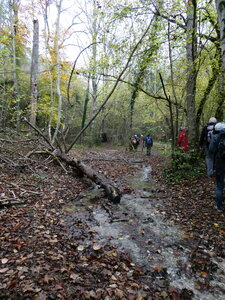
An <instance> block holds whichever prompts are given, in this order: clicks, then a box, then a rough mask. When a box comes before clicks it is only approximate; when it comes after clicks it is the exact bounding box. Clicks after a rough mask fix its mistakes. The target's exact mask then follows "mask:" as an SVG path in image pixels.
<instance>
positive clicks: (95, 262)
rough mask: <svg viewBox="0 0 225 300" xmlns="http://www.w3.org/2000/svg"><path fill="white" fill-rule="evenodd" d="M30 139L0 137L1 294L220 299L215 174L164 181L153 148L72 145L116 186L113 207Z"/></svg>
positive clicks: (221, 257)
mask: <svg viewBox="0 0 225 300" xmlns="http://www.w3.org/2000/svg"><path fill="white" fill-rule="evenodd" d="M37 145H38V141H35V140H32V139H30V138H29V137H23V138H18V137H17V136H14V135H13V133H11V134H3V133H1V136H0V170H1V176H0V232H1V236H0V299H10V300H17V299H40V300H45V299H65V300H72V299H79V300H82V299H100V300H103V299H104V300H113V299H122V300H125V299H128V300H143V299H149V300H150V299H152V300H157V299H173V300H189V299H200V300H201V299H204V300H205V299H225V285H224V278H225V277H224V276H225V275H224V272H225V238H224V237H225V222H224V221H225V216H224V215H223V214H222V213H219V212H217V211H216V210H215V209H214V186H215V179H214V178H208V177H207V176H202V177H200V178H198V179H189V180H185V181H183V182H182V183H180V184H177V185H175V184H174V185H165V184H164V182H163V179H162V176H161V175H162V170H163V169H164V167H165V166H166V165H167V163H168V158H166V157H162V156H160V155H159V154H158V153H157V152H155V151H154V147H153V153H152V155H151V156H150V157H148V156H146V155H145V152H141V151H140V150H139V152H138V153H132V152H128V151H125V149H124V148H122V147H120V148H119V147H118V148H113V149H112V148H111V147H110V145H104V146H103V147H101V148H95V149H79V150H76V151H75V150H74V151H73V152H72V153H71V154H73V155H74V156H75V155H76V156H77V155H79V157H80V158H81V159H82V161H83V162H84V163H86V164H87V165H89V166H91V167H92V168H94V169H95V171H97V172H99V173H102V174H104V175H105V176H106V177H107V178H109V179H111V180H112V181H113V182H114V184H115V185H116V186H117V187H118V188H119V189H120V191H121V192H122V194H123V197H122V201H121V204H118V205H116V204H112V203H111V202H110V200H109V199H108V198H107V197H106V196H105V195H104V193H103V191H102V190H97V189H96V187H94V186H93V184H91V183H90V181H89V180H87V179H85V178H80V177H78V176H74V174H72V172H71V170H70V169H69V168H67V167H66V166H62V165H58V164H57V163H55V162H54V158H53V157H51V156H48V155H46V156H43V155H40V154H34V153H33V154H32V155H31V152H30V151H32V150H34V149H35V150H36V151H38V150H40V147H38V146H37ZM28 153H29V154H30V155H27V154H28ZM149 166H151V170H150V169H149V168H148V167H149ZM146 168H147V169H146ZM144 169H146V170H147V172H148V174H147V177H145V178H144V177H142V176H141V175H140V176H139V174H140V173H139V172H141V171H142V170H144ZM149 170H150V171H149ZM149 172H150V175H149ZM135 176H136V177H135ZM132 177H135V178H136V182H134V181H132ZM143 178H144V179H143ZM142 181H145V183H146V182H147V185H143V186H142V185H141V183H142ZM135 184H136V185H135ZM13 202H14V205H12V203H13ZM116 226H117V227H116ZM104 229H105V230H104ZM135 249H136V250H135ZM171 264H172V265H171Z"/></svg>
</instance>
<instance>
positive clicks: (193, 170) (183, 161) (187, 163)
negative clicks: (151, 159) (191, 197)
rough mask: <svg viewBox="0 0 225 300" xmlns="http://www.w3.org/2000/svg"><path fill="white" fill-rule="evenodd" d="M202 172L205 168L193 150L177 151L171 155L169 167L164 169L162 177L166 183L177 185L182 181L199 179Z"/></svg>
mask: <svg viewBox="0 0 225 300" xmlns="http://www.w3.org/2000/svg"><path fill="white" fill-rule="evenodd" d="M204 172H205V168H203V167H202V166H201V160H200V159H199V156H198V155H197V154H196V152H195V151H194V150H193V151H191V150H190V151H182V150H180V149H177V150H176V151H175V152H174V153H173V154H172V158H171V164H170V166H169V167H168V168H166V169H164V172H163V177H164V179H165V181H166V182H167V183H179V182H180V181H182V180H184V179H189V178H193V177H200V176H201V175H202V174H204Z"/></svg>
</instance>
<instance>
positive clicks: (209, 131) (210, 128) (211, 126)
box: [206, 124, 215, 144]
mask: <svg viewBox="0 0 225 300" xmlns="http://www.w3.org/2000/svg"><path fill="white" fill-rule="evenodd" d="M214 127H215V124H209V125H208V126H207V137H206V141H207V143H208V144H210V141H211V138H212V135H213V130H214Z"/></svg>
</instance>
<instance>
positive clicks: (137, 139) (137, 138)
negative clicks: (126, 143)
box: [134, 134, 141, 151]
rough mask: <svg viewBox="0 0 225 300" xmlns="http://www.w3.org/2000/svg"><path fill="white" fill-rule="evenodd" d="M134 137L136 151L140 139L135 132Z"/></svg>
mask: <svg viewBox="0 0 225 300" xmlns="http://www.w3.org/2000/svg"><path fill="white" fill-rule="evenodd" d="M134 137H135V139H136V141H137V143H136V148H135V150H136V151H137V149H138V146H139V144H140V140H141V139H140V136H139V135H137V134H135V135H134Z"/></svg>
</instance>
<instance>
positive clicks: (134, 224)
mask: <svg viewBox="0 0 225 300" xmlns="http://www.w3.org/2000/svg"><path fill="white" fill-rule="evenodd" d="M127 183H128V184H129V185H130V186H132V188H133V189H135V190H136V193H135V194H127V195H124V196H123V197H122V198H121V202H120V204H118V205H111V206H110V211H111V213H110V214H109V212H108V211H107V210H106V209H104V208H103V207H101V206H100V205H96V209H93V205H94V204H95V202H94V200H93V199H97V200H98V199H99V197H101V194H102V191H98V190H97V189H96V190H92V191H90V194H89V196H88V194H84V195H83V196H82V197H80V198H79V199H75V200H74V201H72V202H71V203H70V206H67V207H66V208H65V210H66V211H67V212H68V213H69V214H70V216H71V218H72V215H74V216H77V215H78V214H79V215H80V214H81V215H82V208H83V209H85V208H87V207H89V208H90V207H91V208H92V211H91V214H92V217H93V218H94V221H92V223H91V224H92V229H93V230H94V231H96V232H97V233H98V235H99V242H98V243H99V244H105V243H106V242H109V241H110V242H111V243H112V244H114V245H116V246H117V248H118V250H124V251H126V252H127V253H128V254H129V255H130V257H131V258H132V260H133V262H134V263H135V264H136V265H139V266H141V267H142V268H143V269H144V270H145V272H146V274H148V272H149V274H150V273H152V271H153V270H154V269H156V268H163V269H164V270H166V276H167V280H169V282H170V285H171V286H174V287H177V288H180V289H188V290H191V291H193V293H194V296H193V297H192V299H194V300H199V299H204V300H215V299H217V300H224V299H225V294H224V289H225V275H224V274H225V260H224V261H220V262H218V261H216V260H214V261H213V263H214V264H215V265H217V267H218V268H217V271H216V272H215V274H212V275H213V276H212V277H213V279H212V280H211V281H210V286H211V287H212V292H211V293H209V292H208V291H199V289H198V288H197V287H196V282H197V281H199V280H201V278H200V279H199V278H194V276H193V273H192V275H190V274H191V272H189V269H190V268H191V266H190V264H189V263H188V259H189V257H190V255H191V253H190V250H189V249H188V248H185V247H184V246H182V243H181V240H182V236H183V235H184V232H183V231H182V230H181V229H180V228H179V227H178V226H174V225H171V224H170V223H169V221H167V220H165V219H164V218H163V213H162V212H160V211H162V207H163V205H164V203H166V194H165V192H164V191H163V187H162V186H160V187H157V186H156V184H155V183H154V182H153V180H152V178H151V167H150V166H147V167H144V168H143V169H142V170H141V171H140V172H139V173H137V174H136V176H129V177H128V178H127ZM93 193H96V194H94V195H95V197H93ZM90 199H91V200H90ZM159 208H160V211H159ZM89 211H90V210H89ZM71 224H72V223H71ZM68 226H69V223H68ZM87 243H88V241H87ZM212 260H213V258H212ZM183 266H186V267H185V268H184V267H183ZM202 280H204V279H203V278H202Z"/></svg>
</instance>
